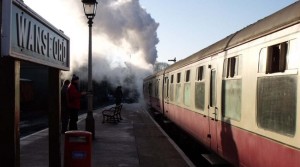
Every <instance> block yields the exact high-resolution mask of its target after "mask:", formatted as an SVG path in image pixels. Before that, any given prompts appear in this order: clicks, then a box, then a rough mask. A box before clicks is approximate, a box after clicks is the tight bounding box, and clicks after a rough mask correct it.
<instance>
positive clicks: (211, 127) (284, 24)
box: [143, 1, 300, 167]
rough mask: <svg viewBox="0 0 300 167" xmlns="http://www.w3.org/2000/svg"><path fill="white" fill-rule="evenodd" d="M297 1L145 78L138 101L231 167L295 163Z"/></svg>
mask: <svg viewBox="0 0 300 167" xmlns="http://www.w3.org/2000/svg"><path fill="white" fill-rule="evenodd" d="M299 69H300V2H299V1H297V2H295V3H294V4H292V5H290V6H288V7H286V8H284V9H282V10H280V11H278V12H276V13H274V14H272V15H270V16H268V17H266V18H263V19H261V20H259V21H257V22H256V23H254V24H252V25H249V26H247V27H245V28H244V29H242V30H240V31H237V32H235V33H234V34H231V35H229V36H228V37H226V38H224V39H222V40H220V41H218V42H216V43H214V44H212V45H210V46H208V47H207V48H205V49H202V50H200V51H199V52H197V53H195V54H193V55H191V56H189V57H187V58H185V59H183V60H180V61H179V62H177V63H174V64H173V65H171V66H169V67H167V68H166V69H165V70H162V71H159V72H157V73H154V74H153V75H151V76H148V77H147V78H145V79H144V81H143V93H144V99H145V101H146V103H147V104H148V105H150V106H151V107H152V108H154V109H156V110H158V111H160V112H161V113H162V114H164V116H166V117H167V118H169V119H170V120H171V121H172V122H174V123H175V124H177V125H178V126H180V127H181V128H182V129H183V130H185V131H186V132H188V133H189V134H190V135H192V136H193V137H194V138H195V139H197V140H198V141H199V142H200V143H202V144H203V145H205V146H206V147H207V148H209V149H210V150H211V151H212V152H213V153H215V154H217V155H219V156H220V157H222V158H223V159H225V160H226V161H228V162H229V163H230V164H232V165H233V166H243V167H285V166H289V167H299V166H300V98H298V95H299V96H300V75H299Z"/></svg>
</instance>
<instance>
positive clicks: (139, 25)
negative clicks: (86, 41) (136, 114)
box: [67, 0, 159, 92]
mask: <svg viewBox="0 0 300 167" xmlns="http://www.w3.org/2000/svg"><path fill="white" fill-rule="evenodd" d="M69 1H70V2H71V1H73V0H69ZM98 3H99V4H98V9H97V14H96V17H95V18H94V20H93V22H94V24H93V32H92V33H93V80H95V81H97V82H101V81H103V79H105V80H108V81H109V82H110V83H112V84H114V86H117V85H122V86H123V87H125V88H127V89H137V90H138V91H139V92H141V90H142V80H143V78H144V77H146V76H147V75H149V74H150V73H151V72H152V70H153V65H154V63H155V61H156V58H157V50H156V44H157V43H158V42H159V40H158V38H157V33H156V30H157V28H158V23H156V22H155V20H154V19H153V18H152V17H151V16H150V14H148V13H147V12H146V10H145V9H143V8H142V7H141V6H140V4H139V1H138V0H101V1H100V0H98ZM78 7H79V8H81V9H82V5H81V4H79V6H78ZM82 12H83V11H82ZM81 19H82V22H83V23H85V26H86V27H87V24H86V22H87V19H86V18H85V16H83V17H82V18H81ZM87 33H88V31H87V30H86V35H87ZM71 42H72V38H71ZM86 51H87V50H86ZM86 54H87V53H86ZM86 54H85V55H84V56H83V57H81V56H79V57H77V58H75V59H73V58H72V57H71V64H72V67H71V68H72V69H71V72H69V73H67V76H70V74H71V73H77V74H78V75H79V76H80V77H81V78H82V79H84V80H87V71H86V67H87V55H86ZM71 56H72V55H71ZM84 57H85V58H84ZM72 59H73V60H72ZM82 62H84V63H82ZM84 69H85V70H84ZM128 77H130V78H131V79H134V81H133V82H130V83H129V82H128V79H127V80H126V78H128Z"/></svg>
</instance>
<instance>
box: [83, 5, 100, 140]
mask: <svg viewBox="0 0 300 167" xmlns="http://www.w3.org/2000/svg"><path fill="white" fill-rule="evenodd" d="M81 2H82V4H83V9H84V13H85V15H86V17H87V18H88V25H89V55H88V92H87V97H88V111H87V116H86V119H85V130H86V131H89V132H91V133H92V135H93V139H94V138H95V120H94V116H93V83H92V24H93V19H94V17H95V15H96V9H97V4H98V2H97V0H81Z"/></svg>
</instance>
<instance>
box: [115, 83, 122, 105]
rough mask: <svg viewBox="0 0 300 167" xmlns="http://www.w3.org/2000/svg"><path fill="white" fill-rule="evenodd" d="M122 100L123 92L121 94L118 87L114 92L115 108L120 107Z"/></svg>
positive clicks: (120, 89)
mask: <svg viewBox="0 0 300 167" xmlns="http://www.w3.org/2000/svg"><path fill="white" fill-rule="evenodd" d="M122 98H123V92H122V87H121V86H118V87H117V89H116V91H115V101H116V106H118V105H120V104H121V102H122Z"/></svg>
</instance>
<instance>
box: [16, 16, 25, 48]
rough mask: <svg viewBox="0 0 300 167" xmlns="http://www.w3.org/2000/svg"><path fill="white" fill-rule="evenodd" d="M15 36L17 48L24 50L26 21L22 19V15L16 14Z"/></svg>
mask: <svg viewBox="0 0 300 167" xmlns="http://www.w3.org/2000/svg"><path fill="white" fill-rule="evenodd" d="M17 28H18V31H17V36H18V46H20V47H22V48H24V46H26V45H27V32H28V26H27V19H26V18H23V16H22V15H20V14H19V13H17Z"/></svg>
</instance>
